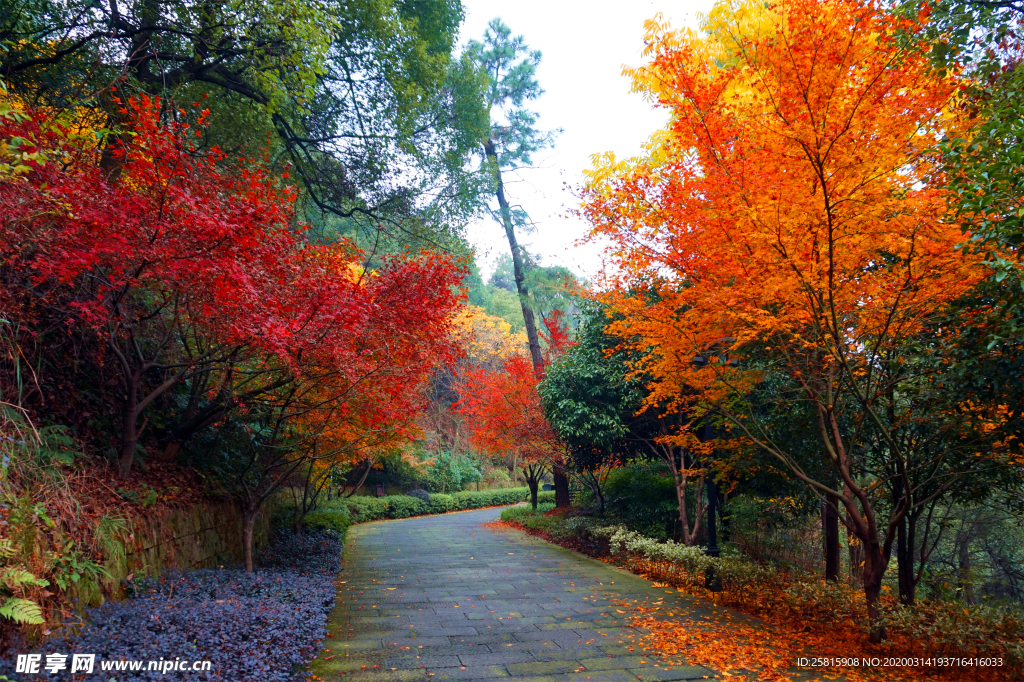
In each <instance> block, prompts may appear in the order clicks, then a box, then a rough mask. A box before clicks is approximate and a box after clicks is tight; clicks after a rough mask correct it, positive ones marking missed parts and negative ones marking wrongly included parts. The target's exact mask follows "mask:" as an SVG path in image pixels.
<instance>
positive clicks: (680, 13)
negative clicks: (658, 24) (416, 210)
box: [460, 0, 712, 279]
mask: <svg viewBox="0 0 1024 682" xmlns="http://www.w3.org/2000/svg"><path fill="white" fill-rule="evenodd" d="M462 5H463V7H464V8H465V10H466V21H465V23H464V24H463V27H462V35H461V39H460V44H465V43H466V42H467V41H468V40H470V39H477V40H479V39H480V38H482V37H483V33H484V29H485V28H486V26H487V22H489V21H490V20H491V19H493V18H495V17H501V19H502V20H503V21H504V22H505V23H506V24H507V25H508V26H509V28H511V29H512V33H513V34H522V35H523V36H524V37H525V38H526V44H527V45H528V46H529V47H530V48H531V49H535V50H540V51H541V52H542V54H543V58H542V59H541V63H540V67H539V68H538V69H537V80H538V81H539V82H540V84H541V87H543V88H544V90H545V93H544V95H543V96H542V97H541V98H540V99H538V100H535V101H534V102H533V104H532V107H531V108H532V109H534V110H535V111H537V112H538V113H539V114H540V120H539V122H538V127H540V128H541V129H544V130H549V129H552V128H561V129H562V130H563V131H564V132H563V133H562V134H561V135H560V136H559V137H558V139H557V140H556V142H555V146H554V148H553V149H550V150H545V151H543V152H541V153H539V154H536V155H535V158H534V159H533V162H534V166H535V167H534V168H531V169H527V170H523V171H520V172H519V173H518V174H517V177H509V176H506V178H505V180H506V186H507V189H506V191H507V192H508V194H509V196H510V202H511V203H513V204H516V203H518V204H519V205H521V206H522V207H523V208H524V209H525V210H526V211H527V212H528V213H529V214H530V217H531V218H532V219H533V221H534V222H535V223H536V224H537V230H536V232H534V233H532V234H528V235H527V234H524V235H520V242H521V243H523V244H525V245H526V247H527V249H528V250H529V251H530V252H531V253H537V254H540V255H541V256H542V261H541V262H542V263H543V264H544V265H565V266H567V267H569V268H570V269H572V270H573V271H574V272H576V273H577V274H581V275H583V276H585V277H588V278H589V277H591V276H593V274H594V273H596V271H597V269H598V268H599V267H600V250H599V249H598V248H597V247H596V246H594V245H590V246H587V247H578V246H575V245H574V243H575V242H576V240H577V239H579V238H580V237H582V236H583V235H584V234H585V233H586V229H587V228H586V225H585V224H584V223H583V222H582V221H580V220H578V219H576V218H574V217H572V216H569V215H567V214H568V212H569V210H571V209H572V208H574V207H575V206H576V205H577V203H578V202H577V200H576V198H575V196H574V192H575V188H578V187H579V185H581V184H582V182H583V173H582V172H583V170H584V169H586V168H589V167H590V165H591V163H590V157H591V155H592V154H596V153H600V152H605V151H612V152H615V154H616V156H619V157H629V156H635V155H637V154H638V153H639V152H640V149H641V145H642V144H643V143H644V141H646V140H647V138H648V136H650V134H651V133H652V132H654V131H655V130H657V129H658V128H659V127H661V126H662V125H663V124H664V122H665V120H666V114H665V112H663V111H656V110H654V109H653V108H652V107H651V105H650V104H649V103H647V102H645V101H644V99H643V98H642V97H641V96H640V95H638V94H631V93H630V92H629V85H630V84H629V80H628V79H627V78H625V77H624V76H622V74H621V71H622V66H623V65H624V64H628V65H629V66H639V65H640V64H641V63H643V60H642V58H641V52H642V50H643V32H644V27H643V24H644V21H646V20H647V19H650V18H652V17H654V15H655V14H657V13H658V12H659V11H660V12H662V13H663V14H664V15H665V16H666V17H667V18H668V19H669V20H670V21H671V23H672V25H673V26H675V27H682V26H687V25H689V26H692V25H695V19H696V14H697V13H699V12H707V11H708V10H709V9H710V8H711V5H712V2H711V0H675V1H674V2H668V3H665V2H651V1H650V0H635V1H634V2H628V1H627V2H623V1H622V0H618V1H614V2H611V1H609V0H593V1H590V2H586V1H583V0H512V1H511V2H509V1H506V2H497V1H496V0H462ZM469 237H470V240H471V241H472V242H473V244H474V245H475V246H476V247H477V261H478V263H479V264H480V267H481V270H482V271H483V273H484V277H485V279H486V277H487V276H488V275H489V273H490V272H491V270H492V269H493V268H492V263H493V261H494V259H495V258H496V257H497V256H498V255H501V254H503V253H507V252H508V242H507V241H506V240H505V234H504V231H503V230H502V229H501V228H500V227H499V226H498V225H497V224H496V223H494V222H493V221H486V222H480V223H477V224H474V225H471V226H470V227H469Z"/></svg>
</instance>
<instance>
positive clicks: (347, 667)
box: [313, 509, 726, 682]
mask: <svg viewBox="0 0 1024 682" xmlns="http://www.w3.org/2000/svg"><path fill="white" fill-rule="evenodd" d="M499 512H500V510H495V509H486V510H481V511H473V512H464V513H461V514H446V515H443V516H429V517H421V518H415V519H407V520H402V521H387V522H378V523H369V524H364V525H359V526H355V527H353V528H352V529H351V531H350V538H349V544H348V547H347V548H346V562H345V569H344V570H343V571H342V574H341V577H340V580H341V581H344V582H342V583H340V584H339V590H338V606H337V608H336V609H335V610H334V612H333V613H332V615H331V622H330V624H329V627H328V629H329V630H330V631H331V633H332V637H330V638H328V639H327V640H325V651H324V653H323V654H322V655H321V657H320V659H318V660H317V661H316V662H315V663H314V664H313V672H314V673H315V674H317V675H318V676H319V677H320V678H322V679H326V680H344V681H345V682H364V681H371V680H380V681H381V682H408V681H410V680H422V681H424V682H428V681H439V680H489V681H490V682H496V681H497V680H498V679H499V678H501V679H508V680H512V679H514V680H525V681H530V682H586V681H587V680H590V681H591V682H638V680H640V681H641V682H655V681H658V680H690V679H704V678H706V677H714V675H715V673H714V672H713V671H711V670H708V669H707V668H701V667H696V666H674V667H671V668H669V667H668V666H666V665H664V664H663V663H662V662H661V661H659V660H657V659H655V658H653V657H650V656H643V655H642V653H643V652H642V651H640V648H639V646H637V647H636V650H635V651H631V650H630V648H629V647H630V646H631V642H630V640H628V639H627V638H626V637H625V636H626V635H629V634H632V633H631V632H630V631H629V630H628V629H627V628H625V623H624V621H623V618H624V614H623V613H621V609H620V607H617V606H616V604H615V603H613V600H622V599H627V598H628V599H630V600H634V599H639V600H646V601H657V600H666V604H667V605H672V606H673V607H674V608H676V609H678V610H679V611H682V612H683V613H682V614H681V617H688V618H693V619H698V618H719V617H722V616H724V615H725V612H726V610H725V609H720V610H715V609H714V607H713V606H711V605H709V604H707V603H706V602H703V601H699V600H697V599H693V598H691V597H687V596H685V595H681V594H678V593H677V592H676V591H675V590H665V589H661V588H655V587H653V586H652V583H650V582H649V581H647V580H643V579H641V578H639V577H637V576H634V575H631V574H629V573H627V572H625V571H621V570H618V569H616V568H614V567H611V566H608V565H606V564H603V563H601V562H599V561H595V560H592V559H588V558H586V557H582V556H581V555H578V554H575V553H573V552H569V551H567V550H564V549H562V548H560V547H556V546H553V545H550V544H548V543H545V542H542V541H540V540H537V539H535V538H532V537H530V536H526V535H523V534H521V533H517V532H515V531H502V530H498V531H495V530H490V529H487V528H484V527H483V526H482V524H484V523H486V522H489V521H494V520H496V519H497V518H498V514H499Z"/></svg>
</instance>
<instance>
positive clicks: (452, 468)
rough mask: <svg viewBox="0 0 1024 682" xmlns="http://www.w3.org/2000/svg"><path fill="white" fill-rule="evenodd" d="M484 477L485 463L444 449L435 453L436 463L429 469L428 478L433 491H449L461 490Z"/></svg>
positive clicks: (467, 455) (470, 456)
mask: <svg viewBox="0 0 1024 682" xmlns="http://www.w3.org/2000/svg"><path fill="white" fill-rule="evenodd" d="M482 477H483V465H482V464H480V460H478V459H477V458H476V457H474V456H472V455H469V454H464V453H458V452H448V451H442V452H439V453H437V454H436V455H434V463H433V464H431V465H430V467H429V468H428V469H427V474H426V480H427V483H428V484H429V485H430V490H431V492H439V493H448V492H454V491H457V490H461V489H462V488H463V487H465V486H467V485H469V484H471V483H476V482H477V481H479V480H480V479H481V478H482Z"/></svg>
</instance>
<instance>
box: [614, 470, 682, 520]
mask: <svg viewBox="0 0 1024 682" xmlns="http://www.w3.org/2000/svg"><path fill="white" fill-rule="evenodd" d="M604 496H605V513H606V514H607V515H608V516H610V517H611V518H612V519H614V520H615V521H617V522H619V523H622V524H624V525H626V526H628V527H629V528H630V529H631V530H635V531H637V532H640V533H643V534H645V535H649V536H652V537H656V538H658V539H665V538H666V537H668V530H669V528H671V527H672V526H673V525H674V524H675V522H676V521H678V520H679V502H678V501H677V498H676V488H675V483H674V482H673V481H672V476H670V475H669V474H668V471H667V469H666V468H665V466H664V465H663V464H661V463H660V462H645V461H634V462H630V463H629V464H627V465H626V466H623V467H619V468H617V469H613V470H612V471H611V472H610V473H609V474H608V480H607V481H606V482H605V486H604Z"/></svg>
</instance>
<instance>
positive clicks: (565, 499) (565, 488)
mask: <svg viewBox="0 0 1024 682" xmlns="http://www.w3.org/2000/svg"><path fill="white" fill-rule="evenodd" d="M551 476H552V477H553V478H554V479H555V506H556V507H568V506H569V505H571V504H572V502H571V500H570V499H569V477H568V476H567V475H566V474H565V469H563V468H562V467H560V466H558V465H555V466H553V467H551Z"/></svg>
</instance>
